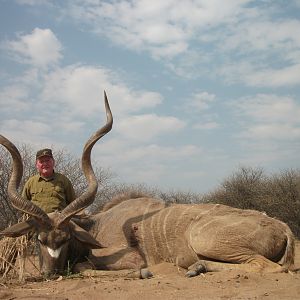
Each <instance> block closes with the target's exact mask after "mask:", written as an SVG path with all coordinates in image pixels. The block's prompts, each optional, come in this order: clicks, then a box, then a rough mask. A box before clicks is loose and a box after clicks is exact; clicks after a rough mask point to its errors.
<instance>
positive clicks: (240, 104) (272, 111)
mask: <svg viewBox="0 0 300 300" xmlns="http://www.w3.org/2000/svg"><path fill="white" fill-rule="evenodd" d="M235 105H236V107H237V108H238V109H239V112H240V113H242V114H243V115H246V116H249V117H250V118H251V119H252V120H253V119H254V120H255V121H259V122H292V123H300V118H299V116H300V104H299V103H297V102H296V100H295V99H294V98H292V97H289V96H278V95H274V94H257V95H256V96H254V97H245V98H242V99H240V100H239V101H237V102H236V103H235Z"/></svg>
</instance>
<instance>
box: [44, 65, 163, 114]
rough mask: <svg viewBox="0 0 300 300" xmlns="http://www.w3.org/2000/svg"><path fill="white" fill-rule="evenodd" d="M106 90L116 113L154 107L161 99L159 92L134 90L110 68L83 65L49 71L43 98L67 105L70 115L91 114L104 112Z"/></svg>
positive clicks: (55, 103)
mask: <svg viewBox="0 0 300 300" xmlns="http://www.w3.org/2000/svg"><path fill="white" fill-rule="evenodd" d="M104 89H105V90H106V91H107V94H108V98H109V100H110V104H111V107H112V110H113V112H114V115H115V116H119V115H120V114H124V113H125V114H127V113H129V112H136V111H140V110H142V109H146V108H151V107H155V106H156V105H158V104H160V103H161V102H162V96H161V95H160V94H158V93H155V92H149V91H135V90H132V89H130V88H129V87H128V86H127V85H126V83H125V82H124V81H122V80H121V79H119V78H118V75H117V74H115V73H113V72H112V71H110V70H108V69H105V68H101V67H93V66H80V65H72V66H68V67H65V68H60V69H57V70H55V71H54V72H52V73H50V74H49V75H48V76H47V77H46V79H45V87H44V90H43V93H42V99H43V101H44V102H48V103H52V105H53V104H54V105H57V103H61V104H65V105H67V106H68V113H70V114H74V115H77V116H81V117H88V116H91V115H95V113H98V112H99V110H102V111H103V105H101V104H100V103H101V102H100V101H101V100H102V99H103V90H104ZM87 100H88V102H87Z"/></svg>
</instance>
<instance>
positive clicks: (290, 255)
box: [281, 225, 295, 271]
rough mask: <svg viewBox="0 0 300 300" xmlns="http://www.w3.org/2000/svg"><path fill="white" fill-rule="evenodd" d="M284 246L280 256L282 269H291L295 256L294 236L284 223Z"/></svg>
mask: <svg viewBox="0 0 300 300" xmlns="http://www.w3.org/2000/svg"><path fill="white" fill-rule="evenodd" d="M285 234H286V239H287V240H286V248H285V252H284V255H283V257H282V260H281V261H282V267H283V269H284V270H286V271H288V270H292V269H293V266H294V258H295V237H294V235H293V233H292V231H291V230H290V228H289V227H288V226H287V225H286V232H285Z"/></svg>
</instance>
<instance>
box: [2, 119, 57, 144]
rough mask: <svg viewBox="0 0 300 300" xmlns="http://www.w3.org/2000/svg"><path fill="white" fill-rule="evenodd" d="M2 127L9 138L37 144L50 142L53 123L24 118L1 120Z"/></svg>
mask: <svg viewBox="0 0 300 300" xmlns="http://www.w3.org/2000/svg"><path fill="white" fill-rule="evenodd" d="M0 127H1V131H2V133H3V134H4V135H5V136H7V137H8V138H9V139H12V140H16V141H22V142H25V140H24V137H25V139H26V143H28V144H37V143H45V142H48V134H49V133H50V132H51V130H52V126H51V124H49V123H48V122H47V121H46V122H45V123H44V122H40V121H34V120H26V119H25V120H24V119H7V120H1V122H0Z"/></svg>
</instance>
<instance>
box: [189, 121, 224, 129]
mask: <svg viewBox="0 0 300 300" xmlns="http://www.w3.org/2000/svg"><path fill="white" fill-rule="evenodd" d="M219 126H220V124H218V123H217V122H214V121H211V122H202V123H196V124H195V125H193V128H195V129H200V130H211V129H216V128H218V127H219Z"/></svg>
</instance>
